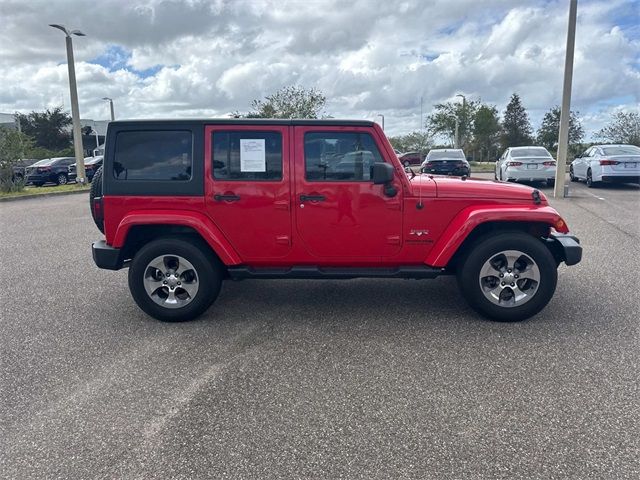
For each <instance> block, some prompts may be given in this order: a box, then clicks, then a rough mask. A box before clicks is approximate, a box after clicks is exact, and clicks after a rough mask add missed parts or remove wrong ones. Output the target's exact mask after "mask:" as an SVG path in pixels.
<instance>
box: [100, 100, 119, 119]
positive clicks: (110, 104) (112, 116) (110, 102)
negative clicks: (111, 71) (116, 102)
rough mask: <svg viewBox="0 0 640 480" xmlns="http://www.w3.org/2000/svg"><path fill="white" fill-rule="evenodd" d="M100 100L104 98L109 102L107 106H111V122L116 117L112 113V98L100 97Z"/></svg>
mask: <svg viewBox="0 0 640 480" xmlns="http://www.w3.org/2000/svg"><path fill="white" fill-rule="evenodd" d="M102 100H106V101H108V102H109V106H110V107H111V121H112V122H113V121H114V120H115V119H116V116H115V114H114V113H113V99H112V98H109V97H102Z"/></svg>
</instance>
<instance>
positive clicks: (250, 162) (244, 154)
mask: <svg viewBox="0 0 640 480" xmlns="http://www.w3.org/2000/svg"><path fill="white" fill-rule="evenodd" d="M240 171H241V172H266V171H267V166H266V161H265V153H264V138H260V139H248V138H246V139H245V138H243V139H240Z"/></svg>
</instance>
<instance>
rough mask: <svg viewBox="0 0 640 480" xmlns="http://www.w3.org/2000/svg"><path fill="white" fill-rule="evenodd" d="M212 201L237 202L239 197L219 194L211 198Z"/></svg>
mask: <svg viewBox="0 0 640 480" xmlns="http://www.w3.org/2000/svg"><path fill="white" fill-rule="evenodd" d="M213 199H214V200H215V201H216V202H237V201H238V200H240V196H239V195H235V194H230V195H221V194H219V193H216V194H215V195H214V196H213Z"/></svg>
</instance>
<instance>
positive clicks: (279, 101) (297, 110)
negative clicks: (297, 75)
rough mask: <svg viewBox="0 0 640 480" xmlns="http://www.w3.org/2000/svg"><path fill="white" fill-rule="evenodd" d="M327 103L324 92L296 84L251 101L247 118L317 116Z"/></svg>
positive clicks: (320, 114) (321, 113)
mask: <svg viewBox="0 0 640 480" xmlns="http://www.w3.org/2000/svg"><path fill="white" fill-rule="evenodd" d="M326 103H327V98H326V97H325V95H324V93H322V92H321V91H320V90H316V89H315V88H310V89H305V88H303V87H299V86H296V85H291V86H288V87H284V88H281V89H280V90H278V91H277V92H276V93H274V94H272V95H267V96H266V97H265V98H264V99H263V100H254V101H253V102H252V103H251V108H252V111H250V112H249V113H247V114H246V115H239V114H236V116H245V117H247V118H318V117H320V116H323V112H322V109H323V108H324V106H325V104H326Z"/></svg>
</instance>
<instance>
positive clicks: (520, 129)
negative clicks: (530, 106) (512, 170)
mask: <svg viewBox="0 0 640 480" xmlns="http://www.w3.org/2000/svg"><path fill="white" fill-rule="evenodd" d="M532 133H533V129H532V128H531V122H529V115H528V114H527V111H526V110H525V108H524V106H523V105H522V102H521V101H520V96H519V95H518V94H517V93H514V94H513V95H511V100H510V101H509V104H508V105H507V108H506V109H505V111H504V116H503V119H502V133H501V137H500V143H501V146H502V148H503V149H505V148H507V147H519V146H522V145H530V144H531V143H533V139H532V138H531V135H532Z"/></svg>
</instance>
